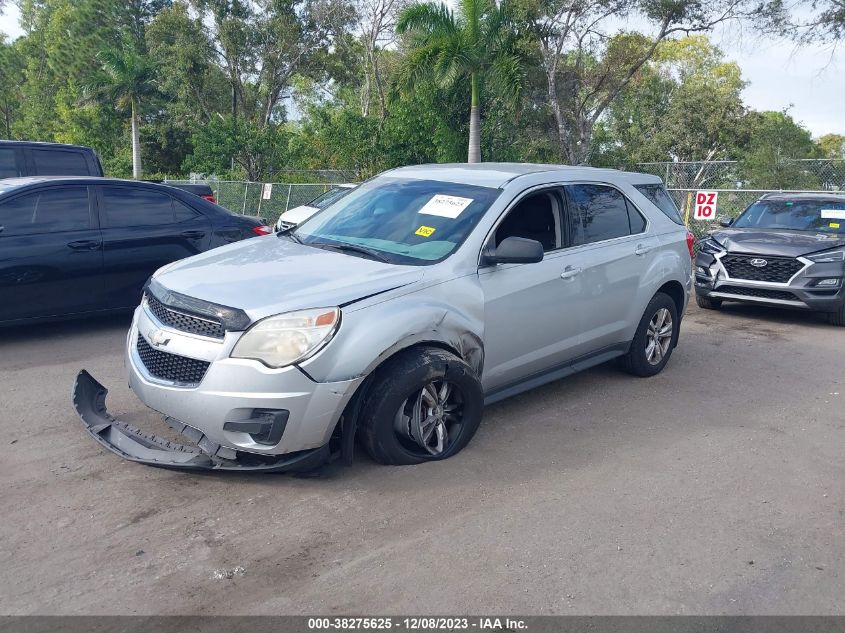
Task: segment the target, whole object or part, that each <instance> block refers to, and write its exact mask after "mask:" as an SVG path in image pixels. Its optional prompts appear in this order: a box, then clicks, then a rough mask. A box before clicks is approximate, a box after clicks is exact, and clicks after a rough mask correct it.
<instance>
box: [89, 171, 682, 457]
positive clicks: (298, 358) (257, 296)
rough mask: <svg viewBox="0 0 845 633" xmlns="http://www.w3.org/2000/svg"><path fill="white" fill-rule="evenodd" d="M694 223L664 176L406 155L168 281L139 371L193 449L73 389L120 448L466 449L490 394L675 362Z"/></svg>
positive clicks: (190, 263)
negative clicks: (404, 161) (317, 206)
mask: <svg viewBox="0 0 845 633" xmlns="http://www.w3.org/2000/svg"><path fill="white" fill-rule="evenodd" d="M691 247H692V237H691V235H689V234H688V232H687V231H686V229H685V228H684V227H683V226H682V225H681V224H679V223H678V218H677V211H676V210H675V209H674V207H672V203H671V200H669V198H668V196H667V195H666V193H665V190H663V187H662V185H661V183H660V180H659V179H658V178H656V177H654V176H648V175H643V174H634V173H625V172H618V171H613V170H599V169H591V168H574V167H557V166H550V165H523V164H481V165H430V166H419V167H406V168H401V169H395V170H392V171H389V172H386V173H384V174H382V175H380V176H378V177H376V178H373V179H372V180H369V181H368V182H366V183H364V184H363V185H361V186H360V187H358V188H357V189H355V190H354V191H352V192H351V193H349V194H348V195H347V196H345V197H344V198H342V199H341V200H339V201H338V202H336V203H334V204H332V205H331V206H329V207H327V208H326V209H324V210H323V211H321V212H320V213H318V214H317V215H315V216H314V217H312V218H311V219H309V220H307V221H306V222H304V223H303V224H301V225H299V226H298V227H296V228H292V229H288V230H287V231H281V232H279V233H277V234H275V235H269V236H267V237H263V238H260V239H254V240H248V241H246V242H241V243H237V244H233V245H231V246H226V247H223V248H219V249H216V250H214V251H211V252H208V253H204V254H201V255H197V256H195V257H191V258H189V259H186V260H183V261H181V262H177V263H175V264H171V265H169V266H166V267H164V268H162V269H161V270H159V271H158V272H157V273H156V274H155V275H154V276H153V278H152V279H151V280H150V282H149V283H148V285H147V287H146V290H145V293H144V297H143V302H142V303H141V305H140V307H138V309H137V311H136V312H135V317H134V320H133V323H132V328H131V330H130V331H129V335H128V337H127V340H126V358H127V367H128V369H129V384H130V386H131V388H132V390H133V391H134V392H135V393H136V394H137V396H138V397H139V398H140V399H141V400H142V401H143V402H144V403H145V404H146V405H148V406H149V407H151V408H153V409H155V410H156V411H159V412H161V413H162V414H164V415H165V416H166V418H165V419H166V420H167V422H168V423H169V424H170V426H171V427H173V428H174V429H176V430H177V431H179V432H181V433H182V434H183V435H184V436H185V437H187V438H188V439H190V440H191V441H192V443H193V445H192V446H188V445H183V444H180V443H174V442H173V441H170V440H167V439H164V438H163V437H160V436H156V435H151V434H150V433H147V432H145V431H142V430H141V429H138V428H135V427H133V426H131V425H129V424H127V423H125V422H122V421H120V420H117V419H115V418H113V417H112V416H110V415H109V414H108V412H107V411H106V407H105V396H106V389H105V388H104V387H103V386H102V385H100V384H99V383H98V382H97V381H96V380H94V379H93V378H92V377H91V376H90V375H89V374H88V373H87V372H84V371H83V372H81V373H80V374H79V376H78V378H77V381H76V385H75V389H74V404H75V406H76V409H77V411H78V413H79V415H80V416H81V418H82V420H83V421H84V423H85V425H86V428H87V429H88V431H89V432H90V433H91V434H92V435H93V436H94V437H95V438H96V439H97V440H98V441H99V442H101V443H102V444H103V445H104V446H106V447H107V448H109V449H110V450H112V451H114V452H116V453H118V454H119V455H121V456H123V457H125V458H127V459H131V460H134V461H137V462H143V463H146V464H151V465H155V466H162V467H170V468H186V469H224V470H264V471H293V470H307V469H312V468H314V467H316V466H318V465H319V464H321V463H323V462H325V461H326V460H327V459H329V458H330V457H331V456H332V455H341V456H343V457H344V458H346V459H347V460H348V459H349V458H350V457H351V454H352V447H353V443H354V440H355V438H358V439H359V440H360V443H361V444H362V445H363V447H364V448H365V450H366V451H367V452H368V453H369V454H370V455H371V456H372V457H373V458H374V459H375V460H377V461H379V462H381V463H384V464H416V463H420V462H425V461H431V460H438V459H444V458H447V457H451V456H452V455H455V454H456V453H457V452H459V451H460V450H461V449H462V448H464V447H465V446H466V445H467V443H468V442H469V441H470V439H471V438H472V436H473V434H474V433H475V432H476V429H477V428H478V425H479V423H480V421H481V416H482V408H483V406H484V405H485V404H488V403H491V402H495V401H497V400H500V399H502V398H506V397H508V396H511V395H514V394H517V393H520V392H522V391H525V390H527V389H531V388H533V387H536V386H538V385H541V384H544V383H547V382H550V381H553V380H557V379H559V378H562V377H564V376H567V375H569V374H572V373H574V372H576V371H580V370H582V369H586V368H587V367H590V366H593V365H596V364H599V363H603V362H605V361H608V360H611V359H614V358H617V357H618V358H620V359H621V362H622V365H623V366H624V368H626V369H627V370H628V371H629V372H630V373H632V374H634V375H637V376H652V375H654V374H657V373H658V372H660V371H661V370H662V369H663V368H664V367H665V365H666V363H667V362H668V360H669V357H670V356H671V354H672V350H673V348H674V347H675V345H676V343H677V340H678V331H679V327H680V321H681V316H682V315H683V313H684V309H685V307H686V304H687V300H688V296H689V292H690V289H691Z"/></svg>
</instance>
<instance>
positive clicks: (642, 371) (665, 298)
mask: <svg viewBox="0 0 845 633" xmlns="http://www.w3.org/2000/svg"><path fill="white" fill-rule="evenodd" d="M662 310H668V313H669V314H670V315H671V317H672V323H671V326H672V327H671V337H670V338H668V342H669V344H668V346H667V349H666V350H665V352H661V354H660V359H659V360H658V362H656V363H655V362H654V358H652V360H651V361H650V360H649V357H648V349H649V347H648V345H649V343H650V342H651V338H652V337H651V335H650V333H649V326H650V324H651V321H652V319H653V318H655V317H656V316H657V315H658V314H659V313H660V312H661V311H662ZM679 326H680V322H679V320H678V307H677V306H676V305H675V302H674V301H672V298H671V297H670V296H669V295H666V294H663V293H662V292H658V293H657V294H656V295H654V297H653V298H652V300H651V301H649V304H648V306H647V307H646V309H645V313H644V314H643V316H642V318H641V319H640V324H639V325H638V326H637V332H636V334H634V339H633V340H632V341H631V347H630V348H629V349H628V353H627V354H626V355H625V356H624V357H623V367H624V368H625V371H627V372H628V373H629V374H633V375H634V376H642V377H648V376H654V375H656V374H659V373H660V372H661V371H663V368H664V367H665V366H666V363H668V362H669V358H670V357H671V356H672V350H674V349H675V345H676V344H677V342H678V331H679ZM661 349H662V347H661Z"/></svg>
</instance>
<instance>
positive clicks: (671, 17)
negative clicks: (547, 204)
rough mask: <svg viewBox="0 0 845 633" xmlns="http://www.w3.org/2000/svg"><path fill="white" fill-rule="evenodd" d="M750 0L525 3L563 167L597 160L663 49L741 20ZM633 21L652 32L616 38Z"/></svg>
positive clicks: (529, 0)
mask: <svg viewBox="0 0 845 633" xmlns="http://www.w3.org/2000/svg"><path fill="white" fill-rule="evenodd" d="M746 1H747V0H710V1H708V2H702V1H701V0H520V2H521V12H522V15H523V19H525V20H526V21H527V22H528V23H529V24H530V25H531V27H532V30H533V32H534V33H535V37H536V38H537V40H538V44H539V47H540V50H541V57H542V63H543V67H544V69H545V71H546V84H547V99H548V105H549V107H550V108H551V110H552V112H553V114H554V117H555V122H556V126H557V133H558V140H559V143H560V158H561V160H563V161H564V162H567V163H571V164H583V163H586V162H587V161H588V160H589V158H590V154H591V149H592V142H591V141H592V135H593V130H594V128H595V126H596V124H597V122H598V121H599V119H600V118H601V117H602V116H603V115H604V113H605V112H606V111H607V109H608V108H609V107H610V106H611V104H612V103H613V102H614V101H615V100H616V99H617V98H618V97H619V95H620V94H622V92H623V91H624V90H625V88H626V87H627V86H628V85H629V84H630V82H631V81H632V80H633V79H634V77H635V76H636V75H637V73H638V72H639V70H640V69H641V68H642V67H643V66H644V65H645V64H646V62H648V61H649V60H650V59H652V57H653V56H654V55H655V53H656V52H657V49H658V46H659V45H660V43H661V42H663V41H664V40H666V39H669V38H670V37H672V36H673V35H675V34H677V33H684V34H687V35H689V34H690V33H698V32H706V31H709V30H710V29H712V28H713V27H714V26H715V25H717V24H719V23H721V22H724V21H725V20H729V19H732V18H736V17H739V16H740V15H743V14H744V13H743V7H744V5H745V4H746ZM628 17H634V18H638V19H642V20H645V21H646V22H647V23H648V24H649V25H651V26H652V32H651V33H650V34H648V35H644V34H640V33H619V32H617V33H616V34H615V36H613V35H614V34H613V33H612V32H611V31H612V30H613V29H617V28H618V24H619V22H620V20H622V19H624V18H628Z"/></svg>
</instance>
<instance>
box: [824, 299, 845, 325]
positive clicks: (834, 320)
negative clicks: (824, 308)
mask: <svg viewBox="0 0 845 633" xmlns="http://www.w3.org/2000/svg"><path fill="white" fill-rule="evenodd" d="M827 320H828V321H829V322H830V324H831V325H838V326H839V327H845V304H843V305H842V307H841V308H839V310H837V311H836V312H828V313H827Z"/></svg>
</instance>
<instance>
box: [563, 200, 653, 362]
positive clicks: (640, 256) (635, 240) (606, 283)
mask: <svg viewBox="0 0 845 633" xmlns="http://www.w3.org/2000/svg"><path fill="white" fill-rule="evenodd" d="M566 197H567V202H568V208H569V222H570V236H571V243H572V247H573V251H572V252H573V254H577V260H578V263H577V268H578V276H579V277H580V278H581V287H582V288H583V292H584V296H583V297H582V301H581V303H580V305H581V307H582V308H583V310H584V312H583V315H582V316H583V323H584V330H583V336H584V343H585V345H586V347H587V348H588V349H589V350H590V351H591V352H595V351H598V350H601V349H603V348H608V347H613V346H616V345H618V344H621V343H625V342H627V341H626V338H627V336H628V331H629V330H630V325H631V319H632V314H633V313H634V312H635V310H636V309H637V308H636V306H637V305H638V303H637V301H638V298H639V294H640V288H641V286H643V285H644V284H645V283H646V280H645V279H644V277H645V276H646V274H647V271H648V270H649V269H650V263H651V261H652V260H653V258H654V257H655V256H656V249H657V247H658V245H659V242H658V240H657V238H656V237H653V236H650V235H649V234H648V232H647V229H648V226H647V221H646V219H645V216H643V215H642V214H641V213H640V212H639V211H638V210H637V208H636V207H635V206H634V205H633V204H632V203H631V202H630V201H629V200H628V199H627V198H626V197H625V196H624V195H623V194H622V192H621V191H620V190H619V189H616V188H615V187H612V186H610V185H605V184H598V183H582V184H573V185H568V186H567V187H566Z"/></svg>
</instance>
